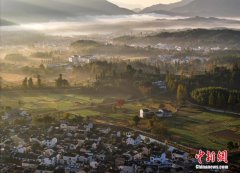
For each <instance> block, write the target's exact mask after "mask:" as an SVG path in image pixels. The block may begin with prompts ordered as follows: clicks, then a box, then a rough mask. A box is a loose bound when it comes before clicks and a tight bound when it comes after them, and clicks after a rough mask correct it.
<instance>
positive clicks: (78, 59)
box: [68, 55, 96, 65]
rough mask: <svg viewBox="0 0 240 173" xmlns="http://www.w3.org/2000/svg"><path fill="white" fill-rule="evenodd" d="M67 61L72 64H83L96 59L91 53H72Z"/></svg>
mask: <svg viewBox="0 0 240 173" xmlns="http://www.w3.org/2000/svg"><path fill="white" fill-rule="evenodd" d="M68 61H69V62H70V63H73V64H74V65H83V64H89V63H91V62H94V61H96V57H95V56H93V55H84V56H82V55H73V56H71V57H69V58H68Z"/></svg>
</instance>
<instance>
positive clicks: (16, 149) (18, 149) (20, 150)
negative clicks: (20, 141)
mask: <svg viewBox="0 0 240 173" xmlns="http://www.w3.org/2000/svg"><path fill="white" fill-rule="evenodd" d="M26 151H27V148H26V147H23V146H19V147H17V148H15V152H16V153H21V154H23V153H26Z"/></svg>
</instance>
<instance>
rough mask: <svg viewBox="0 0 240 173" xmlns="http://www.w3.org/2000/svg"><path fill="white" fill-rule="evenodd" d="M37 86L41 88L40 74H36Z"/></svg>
mask: <svg viewBox="0 0 240 173" xmlns="http://www.w3.org/2000/svg"><path fill="white" fill-rule="evenodd" d="M37 87H38V88H41V87H42V80H41V76H40V75H37Z"/></svg>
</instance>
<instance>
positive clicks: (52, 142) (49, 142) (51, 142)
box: [42, 138, 58, 148]
mask: <svg viewBox="0 0 240 173" xmlns="http://www.w3.org/2000/svg"><path fill="white" fill-rule="evenodd" d="M57 141H58V140H57V138H53V139H51V140H50V139H46V140H44V141H42V145H43V146H46V147H47V148H53V147H55V146H56V145H57Z"/></svg>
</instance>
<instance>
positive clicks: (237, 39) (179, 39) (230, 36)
mask: <svg viewBox="0 0 240 173" xmlns="http://www.w3.org/2000/svg"><path fill="white" fill-rule="evenodd" d="M113 41H114V42H115V43H118V44H124V45H128V44H136V45H137V44H141V45H144V44H145V45H156V44H159V43H162V44H168V45H178V46H182V47H198V46H203V47H207V46H210V47H215V46H221V47H229V48H238V47H239V46H240V31H238V30H229V29H215V30H208V29H192V30H185V31H177V32H161V33H159V34H156V35H151V36H145V37H136V36H124V37H117V38H115V39H114V40H113Z"/></svg>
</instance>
